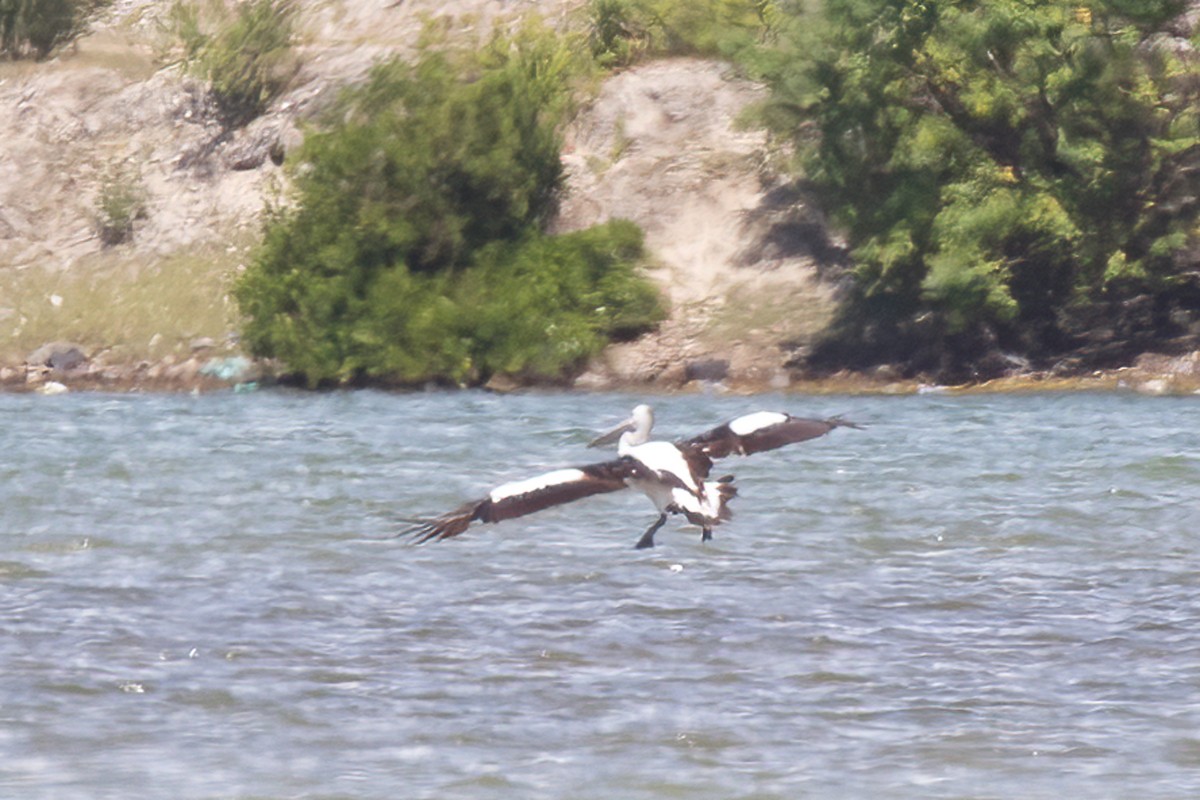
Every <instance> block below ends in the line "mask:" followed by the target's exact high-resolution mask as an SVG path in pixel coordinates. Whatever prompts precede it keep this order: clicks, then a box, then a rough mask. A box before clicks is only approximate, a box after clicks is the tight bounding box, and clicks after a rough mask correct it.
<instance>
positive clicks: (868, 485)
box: [0, 392, 1200, 800]
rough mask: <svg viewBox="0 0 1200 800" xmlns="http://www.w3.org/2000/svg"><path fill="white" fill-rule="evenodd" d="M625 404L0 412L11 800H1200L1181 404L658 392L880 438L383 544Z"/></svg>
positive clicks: (174, 402) (565, 400)
mask: <svg viewBox="0 0 1200 800" xmlns="http://www.w3.org/2000/svg"><path fill="white" fill-rule="evenodd" d="M646 399H647V398H644V397H634V396H626V395H559V394H533V395H521V396H507V397H500V396H492V395H485V394H476V393H457V394H440V393H434V394H418V395H391V394H384V393H375V392H355V393H340V394H323V395H308V394H294V393H286V392H260V393H256V394H246V395H241V394H238V395H235V394H220V395H208V396H201V397H182V396H179V397H176V396H156V397H142V396H129V397H113V396H104V395H83V394H76V395H67V396H62V397H54V398H42V397H31V396H0V420H2V423H0V621H2V625H3V627H2V629H0V797H4V798H8V797H12V798H55V799H56V800H57V799H58V798H68V799H71V798H88V799H89V800H103V799H104V798H130V797H137V798H160V797H161V798H334V797H339V798H341V797H344V798H596V800H600V799H601V798H603V799H605V800H608V799H610V798H713V799H714V800H717V799H718V798H719V799H720V800H726V799H727V798H759V799H760V800H761V799H762V798H801V797H819V798H825V797H856V798H858V797H868V796H873V795H878V796H886V797H889V798H890V797H914V798H968V797H969V798H1012V797H1023V798H1030V797H1032V798H1049V797H1056V798H1057V797H1060V796H1061V794H1062V793H1063V792H1064V791H1072V792H1075V793H1076V794H1077V795H1078V796H1080V797H1088V798H1129V797H1138V798H1188V797H1196V796H1200V571H1198V567H1200V431H1198V425H1197V421H1198V420H1200V398H1196V397H1188V398H1147V397H1139V396H1132V395H1122V394H1077V395H1033V396H973V397H950V396H938V395H924V396H910V397H803V396H785V395H774V396H764V397H755V398H742V397H712V396H687V397H663V398H649V399H650V401H651V402H654V403H655V407H656V411H657V416H658V428H657V431H656V432H657V433H659V434H660V435H661V436H663V437H666V438H673V437H676V436H683V435H688V434H693V433H697V432H699V431H701V430H704V429H706V428H708V427H710V426H712V425H715V424H717V423H719V422H722V421H724V420H726V419H728V418H730V417H732V416H735V415H737V414H739V413H743V412H746V411H750V410H756V409H780V410H789V411H792V412H793V413H797V414H802V415H811V416H825V415H830V414H834V413H845V414H847V415H848V416H849V417H851V418H852V419H855V420H858V421H861V422H864V423H866V424H868V425H869V428H867V429H866V430H861V431H859V430H836V431H834V432H833V433H832V434H830V435H829V436H827V437H824V438H822V439H819V440H815V441H812V442H808V443H805V444H802V445H797V446H794V447H791V448H788V449H786V450H780V451H775V452H771V453H764V454H759V455H756V456H753V457H751V458H749V459H744V460H738V459H731V460H729V461H727V462H725V463H724V464H723V465H722V467H721V469H722V471H733V472H735V473H736V475H737V479H738V485H739V486H740V489H741V494H740V496H739V497H738V498H737V499H736V500H735V506H734V508H735V518H734V519H733V520H732V521H731V522H729V523H728V524H726V525H723V526H722V527H719V528H718V529H717V530H716V532H715V534H716V538H715V539H714V541H712V542H711V543H708V544H701V543H700V541H699V538H700V537H699V534H698V531H696V529H694V528H690V527H688V526H685V525H681V524H678V523H677V522H675V521H672V522H670V523H668V525H667V526H666V527H664V528H663V530H662V531H660V532H659V535H658V542H659V547H658V548H656V549H655V550H651V551H635V550H634V549H632V545H633V544H634V542H635V541H636V540H637V538H638V536H639V535H640V533H641V531H642V530H643V529H644V528H645V527H646V526H647V525H648V524H649V523H650V522H652V521H653V519H654V517H655V512H654V509H653V508H652V506H651V505H650V504H649V503H648V502H647V501H646V499H645V498H643V497H641V496H639V495H636V494H634V493H631V492H628V493H621V494H616V495H607V496H602V497H594V498H589V499H587V500H584V501H580V502H579V503H577V504H574V505H572V506H569V507H564V508H559V509H553V510H549V511H545V512H542V513H540V514H537V515H534V516H531V517H527V518H523V519H519V520H511V521H507V522H504V523H502V524H500V525H494V526H493V525H488V526H481V527H478V528H473V529H472V530H470V531H468V532H467V533H466V534H464V535H463V536H462V537H461V538H459V539H456V540H452V541H447V542H440V543H436V544H430V545H425V546H420V547H415V546H411V545H409V544H407V543H405V542H404V541H402V540H397V539H395V538H391V536H392V534H393V533H395V532H396V531H397V530H399V529H400V528H401V527H403V522H402V519H403V518H406V517H412V516H419V515H427V514H435V513H439V512H442V511H446V510H448V509H450V508H453V507H454V506H456V505H458V504H459V503H461V502H462V501H464V500H467V499H471V498H474V497H481V496H483V494H485V493H486V491H487V490H488V489H489V488H490V487H491V486H493V485H496V484H497V483H500V482H503V481H507V480H511V479H517V478H523V477H528V476H530V475H533V474H536V473H537V472H539V471H542V470H545V469H548V468H553V467H557V466H562V465H570V464H580V463H587V462H588V461H590V460H595V459H596V458H598V457H599V456H601V455H603V454H597V453H596V451H591V450H587V449H585V447H584V445H585V443H586V442H587V441H588V439H589V438H590V437H591V436H592V435H594V434H595V433H596V432H597V431H599V430H601V429H604V428H605V427H606V426H607V425H608V424H610V423H613V422H616V421H618V420H619V419H620V418H622V417H624V416H625V415H626V414H627V413H628V410H629V408H630V407H631V406H632V405H633V404H634V403H635V402H639V401H642V400H646Z"/></svg>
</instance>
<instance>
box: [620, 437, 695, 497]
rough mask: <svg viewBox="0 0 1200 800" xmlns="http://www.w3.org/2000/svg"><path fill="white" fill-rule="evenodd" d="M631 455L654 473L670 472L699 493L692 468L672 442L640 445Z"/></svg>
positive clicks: (691, 489) (631, 451) (632, 450)
mask: <svg viewBox="0 0 1200 800" xmlns="http://www.w3.org/2000/svg"><path fill="white" fill-rule="evenodd" d="M629 455H631V456H633V457H634V458H636V459H637V460H638V461H640V462H642V463H643V464H644V465H646V466H647V467H648V468H649V469H651V470H653V471H654V472H669V473H671V474H672V475H674V476H675V477H677V478H679V480H681V481H683V483H684V484H685V485H686V486H687V487H688V489H689V490H690V491H692V492H693V493H699V492H700V487H699V486H698V485H697V484H696V481H695V480H694V479H693V478H692V468H691V467H689V466H688V463H687V459H686V458H684V457H683V453H681V452H679V448H678V447H676V446H675V445H673V444H671V443H670V442H647V443H646V444H639V445H638V446H637V447H634V448H633V449H631V450H630V451H629Z"/></svg>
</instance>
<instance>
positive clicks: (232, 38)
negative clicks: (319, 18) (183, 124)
mask: <svg viewBox="0 0 1200 800" xmlns="http://www.w3.org/2000/svg"><path fill="white" fill-rule="evenodd" d="M295 15H296V11H295V5H294V3H293V0H242V2H238V3H237V4H236V5H235V7H234V8H233V9H232V10H231V9H230V8H229V6H228V4H227V3H226V2H225V0H194V1H191V0H189V1H188V2H184V1H183V0H179V1H177V2H176V3H175V5H174V6H172V8H171V14H170V19H171V24H172V27H173V29H174V32H175V35H176V36H177V37H178V38H179V40H180V42H181V44H182V46H183V58H184V63H185V64H186V65H187V66H188V68H189V69H190V70H191V71H193V72H194V73H196V74H197V75H199V76H200V77H202V78H203V79H204V80H206V81H208V83H209V86H210V90H211V92H212V98H213V102H214V103H215V104H216V107H217V111H218V113H219V114H220V115H221V118H222V121H223V122H224V124H225V125H226V127H230V128H236V127H239V126H241V125H244V124H246V123H247V122H249V121H250V120H252V119H254V118H255V117H257V116H258V115H259V114H261V113H262V112H263V111H264V110H265V109H266V107H267V105H268V104H269V103H270V102H271V100H273V99H274V98H275V97H277V96H278V95H279V94H280V93H281V92H282V91H283V90H284V89H285V88H286V87H287V84H288V82H289V81H290V80H291V78H292V76H293V75H294V74H295V72H296V69H297V62H296V59H295V56H294V55H293V52H292V49H291V45H292V36H293V30H294V26H295Z"/></svg>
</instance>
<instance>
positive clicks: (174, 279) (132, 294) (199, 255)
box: [0, 236, 251, 364]
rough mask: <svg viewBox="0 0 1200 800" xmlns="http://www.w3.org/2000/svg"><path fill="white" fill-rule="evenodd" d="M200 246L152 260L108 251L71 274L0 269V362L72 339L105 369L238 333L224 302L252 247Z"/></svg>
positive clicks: (233, 308) (19, 358)
mask: <svg viewBox="0 0 1200 800" xmlns="http://www.w3.org/2000/svg"><path fill="white" fill-rule="evenodd" d="M242 239H243V240H241V241H238V240H235V242H236V243H235V244H232V245H227V244H205V245H200V246H197V247H195V248H191V249H188V250H186V251H180V252H178V253H175V254H172V255H169V256H166V257H165V258H161V259H157V260H154V261H146V262H138V261H136V260H131V259H130V255H129V253H128V252H127V251H123V250H112V251H107V252H104V253H100V254H97V255H95V256H92V257H89V258H86V259H83V260H81V261H80V262H79V263H78V264H77V265H75V266H74V267H72V268H71V269H70V270H67V271H63V272H47V271H43V270H40V269H36V268H28V269H23V270H11V269H10V270H0V298H3V300H0V363H9V364H12V363H20V362H21V361H23V360H24V358H25V357H26V356H28V355H29V353H31V352H32V351H33V350H35V349H36V348H37V347H39V346H41V345H43V344H45V343H46V342H51V341H64V340H65V341H72V342H76V343H78V344H80V345H82V346H83V347H84V348H85V349H86V350H87V351H88V353H89V354H90V355H93V356H95V355H96V354H97V352H98V351H101V350H105V351H107V354H106V360H107V361H109V362H110V363H120V362H134V361H141V360H155V359H160V358H162V357H164V356H166V355H168V354H172V353H184V352H187V351H188V349H189V347H190V344H191V342H192V340H193V339H195V338H196V337H200V336H207V337H211V338H212V339H213V340H214V341H215V342H216V343H217V345H218V346H222V345H223V344H224V343H225V340H226V335H227V334H228V333H229V332H230V331H231V330H236V328H237V322H238V316H237V310H236V306H235V305H234V303H233V301H232V300H231V299H230V298H229V296H228V291H229V285H230V283H231V280H232V275H233V274H234V272H235V270H236V267H237V265H238V264H239V263H241V261H242V259H243V258H244V253H245V249H246V247H247V246H248V245H250V244H251V239H250V237H248V236H243V237H242Z"/></svg>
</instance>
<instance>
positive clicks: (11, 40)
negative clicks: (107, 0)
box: [0, 0, 100, 59]
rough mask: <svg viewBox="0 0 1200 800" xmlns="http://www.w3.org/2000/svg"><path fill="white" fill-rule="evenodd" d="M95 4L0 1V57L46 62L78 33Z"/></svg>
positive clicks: (91, 1) (86, 1)
mask: <svg viewBox="0 0 1200 800" xmlns="http://www.w3.org/2000/svg"><path fill="white" fill-rule="evenodd" d="M99 4H100V3H99V2H98V0H0V55H6V56H8V57H10V58H23V57H27V56H31V57H33V58H39V59H40V58H45V57H46V56H48V55H49V54H50V51H51V50H53V49H54V48H55V47H56V46H57V45H59V44H61V43H63V42H65V41H67V40H69V39H71V38H72V37H74V36H75V35H76V34H77V33H78V32H79V27H80V25H81V23H82V22H83V18H84V16H85V15H86V14H87V13H88V12H89V11H91V10H92V8H94V7H95V6H97V5H99Z"/></svg>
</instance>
